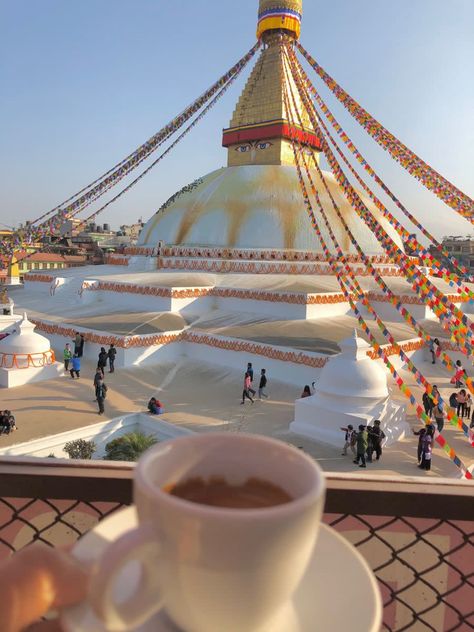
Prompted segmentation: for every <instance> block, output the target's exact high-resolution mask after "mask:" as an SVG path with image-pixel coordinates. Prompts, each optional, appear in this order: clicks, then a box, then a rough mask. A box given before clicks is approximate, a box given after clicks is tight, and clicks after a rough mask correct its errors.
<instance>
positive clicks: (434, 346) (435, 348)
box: [430, 338, 441, 364]
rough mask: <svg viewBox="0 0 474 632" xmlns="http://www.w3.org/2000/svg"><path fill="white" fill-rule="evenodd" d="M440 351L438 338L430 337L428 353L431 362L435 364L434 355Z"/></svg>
mask: <svg viewBox="0 0 474 632" xmlns="http://www.w3.org/2000/svg"><path fill="white" fill-rule="evenodd" d="M440 351H441V345H440V343H439V340H438V338H431V340H430V353H431V360H432V362H431V363H432V364H436V356H438V355H439V353H440Z"/></svg>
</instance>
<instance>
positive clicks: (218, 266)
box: [158, 257, 404, 277]
mask: <svg viewBox="0 0 474 632" xmlns="http://www.w3.org/2000/svg"><path fill="white" fill-rule="evenodd" d="M158 269H163V270H166V269H168V270H188V271H194V270H200V271H205V272H214V273H219V272H237V273H239V274H321V275H332V274H333V273H332V271H331V268H330V267H329V265H326V266H325V265H317V264H304V263H287V264H285V263H281V262H279V263H268V262H264V261H258V262H257V261H256V262H253V261H240V262H239V261H209V260H206V259H203V260H198V259H194V260H192V259H191V260H190V259H187V260H180V259H165V258H162V257H160V258H159V259H158ZM378 272H379V274H380V275H382V276H386V277H404V274H403V272H402V271H400V269H399V268H398V267H397V266H395V265H393V266H390V267H386V268H383V267H381V268H378ZM354 274H356V275H358V276H371V273H370V272H368V271H367V268H365V267H357V268H354Z"/></svg>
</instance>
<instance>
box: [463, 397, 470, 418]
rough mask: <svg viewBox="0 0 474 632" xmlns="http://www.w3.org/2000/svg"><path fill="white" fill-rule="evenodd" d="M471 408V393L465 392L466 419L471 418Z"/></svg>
mask: <svg viewBox="0 0 474 632" xmlns="http://www.w3.org/2000/svg"><path fill="white" fill-rule="evenodd" d="M471 408H472V397H471V394H470V393H468V394H467V399H466V405H465V407H464V413H465V415H464V416H465V417H467V419H470V418H471Z"/></svg>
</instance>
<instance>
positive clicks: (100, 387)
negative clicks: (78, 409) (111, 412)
mask: <svg viewBox="0 0 474 632" xmlns="http://www.w3.org/2000/svg"><path fill="white" fill-rule="evenodd" d="M107 391H108V388H107V384H106V383H105V382H104V380H100V381H99V383H98V384H97V386H96V389H95V394H96V397H97V404H98V406H99V412H98V414H99V415H103V414H104V410H105V409H104V402H105V398H106V397H107Z"/></svg>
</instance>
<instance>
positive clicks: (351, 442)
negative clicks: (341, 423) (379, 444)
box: [341, 424, 356, 456]
mask: <svg viewBox="0 0 474 632" xmlns="http://www.w3.org/2000/svg"><path fill="white" fill-rule="evenodd" d="M341 430H342V431H343V432H345V433H346V434H345V437H344V447H343V448H342V456H346V454H347V448H350V449H351V452H352V454H353V455H354V456H355V455H356V449H355V439H356V436H355V434H356V433H355V432H354V426H353V425H352V424H349V425H348V426H347V428H341Z"/></svg>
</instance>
